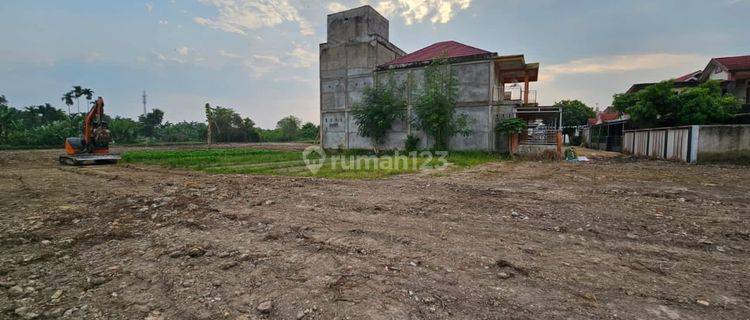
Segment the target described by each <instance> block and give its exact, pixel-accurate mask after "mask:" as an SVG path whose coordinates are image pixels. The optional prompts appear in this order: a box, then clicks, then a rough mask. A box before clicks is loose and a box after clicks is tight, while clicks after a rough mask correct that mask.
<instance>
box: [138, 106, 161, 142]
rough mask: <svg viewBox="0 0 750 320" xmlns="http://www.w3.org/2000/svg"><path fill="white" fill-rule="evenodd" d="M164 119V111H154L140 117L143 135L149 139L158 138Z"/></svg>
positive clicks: (139, 121)
mask: <svg viewBox="0 0 750 320" xmlns="http://www.w3.org/2000/svg"><path fill="white" fill-rule="evenodd" d="M163 119H164V111H161V110H159V109H153V110H151V112H149V113H147V114H145V115H141V116H139V117H138V123H139V124H140V127H141V134H142V135H143V136H144V137H147V138H156V133H157V129H158V128H159V126H160V125H161V122H162V120H163Z"/></svg>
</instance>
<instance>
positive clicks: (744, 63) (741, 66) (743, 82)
mask: <svg viewBox="0 0 750 320" xmlns="http://www.w3.org/2000/svg"><path fill="white" fill-rule="evenodd" d="M708 80H717V81H720V82H721V88H722V90H723V91H724V92H725V93H730V94H732V95H734V96H735V97H737V99H738V100H740V102H742V103H743V104H745V109H746V110H747V111H746V112H750V110H748V106H750V55H746V56H734V57H722V58H713V59H711V60H710V61H709V62H708V65H706V67H705V68H703V70H698V71H693V72H691V73H688V74H685V75H682V76H679V77H676V78H674V79H673V81H674V88H675V90H676V91H678V92H680V91H682V90H684V88H689V87H695V86H697V85H699V84H700V83H703V82H706V81H708ZM652 84H654V83H638V84H634V85H633V86H631V87H630V89H628V91H627V92H628V93H633V92H638V91H640V90H642V89H643V88H645V87H647V86H649V85H652Z"/></svg>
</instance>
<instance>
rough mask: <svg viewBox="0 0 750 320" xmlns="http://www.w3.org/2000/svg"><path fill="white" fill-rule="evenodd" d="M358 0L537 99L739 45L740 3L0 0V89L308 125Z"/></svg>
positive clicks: (743, 34) (194, 117)
mask: <svg viewBox="0 0 750 320" xmlns="http://www.w3.org/2000/svg"><path fill="white" fill-rule="evenodd" d="M363 4H370V5H372V6H373V7H374V8H376V9H377V10H378V11H380V12H381V13H382V14H383V15H384V16H386V17H387V18H388V19H389V20H390V41H391V42H392V43H394V44H395V45H397V46H399V47H400V48H401V49H403V50H404V51H406V52H413V51H416V50H418V49H420V48H423V47H426V46H428V45H430V44H432V43H435V42H439V41H445V40H454V41H458V42H461V43H465V44H468V45H471V46H475V47H478V48H482V49H485V50H488V51H493V52H497V53H498V54H500V55H505V54H524V55H525V56H526V61H527V62H539V63H540V71H539V74H540V79H539V82H537V83H533V84H532V89H535V90H537V99H538V101H539V102H540V104H543V105H547V104H552V103H554V102H555V101H559V100H563V99H579V100H581V101H583V102H585V103H586V104H588V105H589V106H591V107H594V108H596V107H599V108H602V109H603V108H604V107H606V106H608V105H609V104H611V101H612V95H613V94H615V93H619V92H623V91H625V90H627V89H628V88H629V87H630V85H631V84H633V83H642V82H653V81H659V80H664V79H668V78H675V77H678V76H680V75H682V74H686V73H689V72H692V71H695V70H699V69H702V68H704V67H705V66H706V64H707V63H708V61H709V59H710V58H712V57H723V56H734V55H747V54H750V34H749V33H748V26H749V25H750V24H749V23H748V21H749V20H748V17H750V0H704V1H694V0H628V1H625V0H607V1H602V0H591V1H583V0H581V1H576V0H369V1H363V0H337V1H322V0H321V1H314V0H278V1H271V0H150V1H137V0H136V1H100V0H68V1H57V0H46V1H45V0H28V1H2V2H0V13H2V19H0V44H1V45H0V74H2V76H1V77H0V94H2V95H5V96H6V98H7V99H8V100H9V102H10V104H11V105H13V106H16V107H24V106H28V105H38V104H42V103H52V104H53V105H55V106H58V107H60V108H66V106H65V105H64V104H63V103H62V102H61V100H60V97H61V96H62V94H63V93H64V92H66V91H68V90H70V88H71V87H72V86H73V85H82V86H84V87H87V88H91V89H93V90H94V92H95V96H102V97H104V99H105V103H106V112H107V113H108V114H110V115H119V116H125V117H132V118H135V117H137V116H138V115H140V114H141V113H142V109H143V106H142V104H141V99H142V98H141V94H142V91H143V90H146V92H147V94H148V107H149V109H151V108H159V109H161V110H163V111H164V112H165V119H166V120H167V121H171V122H178V121H203V120H204V119H205V117H204V114H203V106H204V104H205V103H211V105H220V106H227V107H232V108H234V109H235V110H237V111H238V112H239V113H240V114H242V115H243V116H246V117H250V118H251V119H253V120H254V121H255V122H256V123H257V124H258V125H259V126H260V127H263V128H273V127H274V126H275V124H276V121H278V120H279V119H280V118H282V117H284V116H287V115H295V116H298V117H300V118H301V119H302V120H303V121H311V122H314V123H317V122H318V121H319V120H318V119H319V88H318V86H319V81H318V45H319V43H322V42H325V38H326V30H325V19H326V15H327V14H329V13H332V12H337V11H340V10H345V9H347V8H354V7H358V6H361V5H363ZM74 109H75V107H74Z"/></svg>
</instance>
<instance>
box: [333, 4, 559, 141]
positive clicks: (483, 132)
mask: <svg viewBox="0 0 750 320" xmlns="http://www.w3.org/2000/svg"><path fill="white" fill-rule="evenodd" d="M327 24H328V34H327V42H326V43H322V44H321V45H320V92H321V101H320V106H321V107H320V111H321V143H322V145H323V147H324V148H343V149H370V148H372V145H371V142H370V140H369V139H366V138H364V137H361V136H359V134H358V132H357V131H358V130H357V124H356V122H355V121H354V119H353V117H352V116H351V110H352V107H353V106H354V105H355V104H356V103H358V102H359V101H360V100H361V98H362V92H363V89H364V88H366V87H367V86H372V85H374V84H375V83H383V82H385V81H389V80H390V79H393V80H394V81H396V83H397V84H399V85H402V86H404V87H405V92H407V93H409V94H407V96H406V97H405V99H406V100H407V101H406V102H407V105H408V106H409V107H408V108H410V106H411V105H412V104H413V103H414V101H415V99H416V96H415V94H412V93H416V92H418V91H419V90H420V89H421V88H422V87H423V83H424V71H425V67H427V66H428V65H429V64H431V63H432V62H433V61H434V60H436V59H444V60H445V61H447V64H448V67H449V68H450V70H451V72H452V73H453V74H454V75H455V77H456V79H457V86H458V90H457V92H458V97H457V101H456V106H455V112H456V113H460V114H463V115H466V116H468V118H469V119H470V123H471V134H470V135H468V136H460V135H459V136H454V137H453V138H452V139H451V141H450V142H449V147H450V148H451V149H452V150H487V151H507V139H506V138H505V137H498V136H497V134H496V133H495V130H494V127H495V124H496V123H497V122H498V121H500V120H502V119H504V118H510V117H519V118H524V119H526V120H527V121H528V123H529V124H530V125H531V126H532V129H535V130H537V131H539V132H540V133H542V134H541V135H537V136H538V137H543V138H544V139H542V140H541V141H529V143H531V142H538V144H539V145H542V146H544V145H550V144H551V145H553V146H554V145H555V143H556V141H555V140H554V136H552V139H549V137H548V135H546V134H547V133H548V132H554V131H556V130H557V128H559V126H560V125H561V110H559V108H551V107H540V106H538V105H537V103H536V91H534V90H532V89H531V88H530V86H531V83H533V82H536V81H537V79H538V74H539V64H538V63H527V62H526V60H525V58H524V56H523V55H521V54H518V55H498V54H497V52H493V51H490V50H485V49H481V48H477V47H474V46H471V45H468V44H464V43H460V42H457V41H442V42H438V43H434V44H431V45H428V46H426V47H424V48H422V49H419V50H416V51H414V52H411V53H406V52H404V51H403V50H401V49H399V48H398V47H397V46H396V45H394V44H392V43H390V42H389V40H388V20H387V19H385V18H384V17H383V16H382V15H380V14H379V13H378V12H377V11H375V9H373V8H372V7H370V6H362V7H359V8H355V9H351V10H347V11H343V12H338V13H333V14H330V15H328V18H327ZM408 112H409V113H410V114H411V110H410V109H409V110H408ZM408 135H415V136H417V137H419V138H420V143H421V147H423V148H427V147H429V146H431V144H432V142H431V141H430V140H429V137H428V136H426V135H425V134H423V133H422V132H420V131H419V130H416V129H415V128H413V127H412V126H411V123H410V121H406V120H404V121H397V122H396V123H394V124H393V126H392V128H391V130H390V131H389V133H388V138H387V139H386V142H385V145H384V146H383V148H385V149H401V148H403V147H404V140H405V139H406V137H407V136H408ZM529 137H531V134H530V135H529ZM522 142H523V141H522Z"/></svg>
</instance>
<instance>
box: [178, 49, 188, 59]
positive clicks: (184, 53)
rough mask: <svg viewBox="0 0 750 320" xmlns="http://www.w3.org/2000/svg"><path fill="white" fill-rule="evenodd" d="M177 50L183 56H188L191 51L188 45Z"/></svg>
mask: <svg viewBox="0 0 750 320" xmlns="http://www.w3.org/2000/svg"><path fill="white" fill-rule="evenodd" d="M176 50H177V54H179V55H181V56H183V57H185V56H187V55H188V54H189V53H190V48H188V47H180V48H177V49H176Z"/></svg>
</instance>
